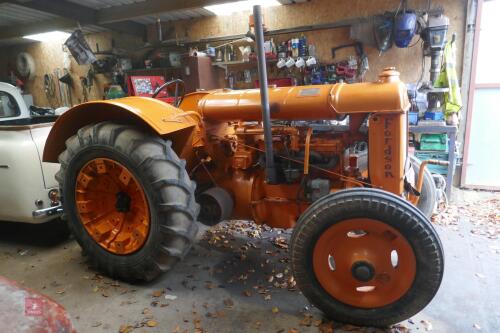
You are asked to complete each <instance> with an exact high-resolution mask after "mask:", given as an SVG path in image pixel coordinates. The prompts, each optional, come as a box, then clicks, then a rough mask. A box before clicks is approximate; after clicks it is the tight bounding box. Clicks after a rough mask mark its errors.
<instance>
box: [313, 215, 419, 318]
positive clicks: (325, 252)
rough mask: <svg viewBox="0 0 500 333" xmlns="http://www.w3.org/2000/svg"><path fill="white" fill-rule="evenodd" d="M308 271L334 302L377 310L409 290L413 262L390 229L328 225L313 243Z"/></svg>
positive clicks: (353, 222) (376, 224)
mask: <svg viewBox="0 0 500 333" xmlns="http://www.w3.org/2000/svg"><path fill="white" fill-rule="evenodd" d="M313 270H314V274H315V276H316V279H317V281H318V282H319V284H320V285H321V287H323V289H324V290H325V291H326V292H327V293H328V294H330V295H331V296H332V297H333V298H335V299H336V300H338V301H340V302H342V303H344V304H348V305H351V306H355V307H359V308H377V307H382V306H385V305H388V304H391V303H393V302H395V301H397V300H398V299H400V298H401V297H402V296H403V295H405V294H406V292H407V291H408V290H409V289H410V288H411V286H412V284H413V281H414V280H415V275H416V259H415V254H414V252H413V249H412V247H411V245H410V244H409V243H408V241H407V240H406V238H405V237H404V236H403V235H402V234H401V233H400V232H399V231H397V230H396V229H395V228H393V227H391V226H390V225H389V224H387V223H384V222H382V221H377V220H374V219H367V218H359V219H349V220H345V221H341V222H338V223H335V224H333V225H332V226H330V227H329V228H327V229H326V230H325V231H324V232H323V233H322V234H321V236H320V237H319V238H318V240H317V242H316V245H315V246H314V249H313Z"/></svg>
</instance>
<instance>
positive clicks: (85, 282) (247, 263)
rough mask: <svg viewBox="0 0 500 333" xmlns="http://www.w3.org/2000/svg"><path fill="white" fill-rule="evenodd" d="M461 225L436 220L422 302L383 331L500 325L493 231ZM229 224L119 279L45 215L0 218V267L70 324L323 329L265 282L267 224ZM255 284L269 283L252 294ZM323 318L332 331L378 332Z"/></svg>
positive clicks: (269, 250) (103, 328)
mask: <svg viewBox="0 0 500 333" xmlns="http://www.w3.org/2000/svg"><path fill="white" fill-rule="evenodd" d="M495 195H496V196H497V197H498V194H490V193H479V192H465V191H456V195H455V196H456V198H457V199H456V200H459V201H460V200H464V199H466V198H470V197H473V198H475V197H478V198H487V197H491V196H495ZM471 227H472V225H471V224H470V222H469V221H468V219H467V218H461V219H460V222H459V224H458V226H454V227H453V228H452V227H449V226H448V227H443V226H436V228H437V230H438V232H439V234H440V236H441V239H442V242H443V246H444V248H445V253H446V270H445V276H444V281H443V284H442V286H441V289H440V290H439V292H438V294H437V296H436V297H435V299H434V300H433V301H432V303H431V304H430V305H429V306H428V307H427V308H426V309H425V310H424V311H423V312H421V313H420V314H418V315H417V316H415V317H414V318H412V319H411V320H409V321H406V322H404V323H402V325H401V326H400V327H399V328H396V329H392V332H401V333H403V332H408V331H411V332H424V331H426V328H427V329H429V328H430V327H429V323H430V324H431V325H432V331H433V332H460V333H461V332H489V333H497V332H500V289H499V286H498V282H499V281H500V240H498V239H496V240H494V239H488V238H485V237H482V236H475V235H473V234H472V233H471V232H470V230H471ZM237 229H238V230H236V231H235V232H233V235H234V236H233V237H231V236H229V235H228V236H227V240H228V243H227V244H226V245H224V243H223V241H224V239H222V240H220V241H222V243H221V242H220V241H218V242H217V244H221V245H223V246H221V247H217V246H214V245H210V244H209V242H208V241H207V239H200V241H199V242H198V243H197V244H196V245H195V247H194V250H193V251H192V252H191V253H190V254H189V255H188V257H187V258H186V259H185V260H184V261H183V262H182V263H180V264H179V265H177V266H176V267H175V269H174V270H173V271H172V272H170V273H169V274H166V275H165V276H163V277H161V278H160V279H158V280H157V281H155V282H154V283H151V284H143V285H129V284H125V283H121V282H117V281H112V280H110V279H108V278H106V277H102V276H100V275H98V274H96V272H94V271H93V270H91V269H90V268H89V267H88V265H87V263H86V261H85V258H84V257H82V256H81V252H80V248H79V247H78V245H77V244H76V242H75V241H73V240H71V239H70V240H67V239H64V238H61V237H59V236H58V235H57V228H55V226H54V225H38V226H37V225H20V224H14V223H0V275H3V276H5V277H7V278H10V279H13V280H17V281H19V282H21V283H23V284H24V285H25V286H27V287H30V288H32V289H35V290H37V291H39V292H41V293H43V294H46V295H48V296H50V297H52V298H53V299H55V300H56V301H58V302H59V303H60V304H62V305H63V306H64V307H65V308H66V309H67V311H68V312H69V314H70V315H71V317H72V319H73V323H74V325H75V327H76V329H77V330H78V332H119V331H120V327H122V329H124V327H125V326H123V325H130V326H131V327H134V329H133V330H131V331H132V332H174V333H181V332H184V331H185V330H186V332H201V330H200V329H203V330H204V331H206V332H217V333H224V332H227V333H230V332H231V333H232V332H282V333H287V332H304V333H307V332H318V331H322V332H331V331H329V330H327V329H323V330H319V328H318V327H316V326H315V325H318V324H319V321H320V320H321V319H322V317H321V313H320V312H319V311H318V310H316V309H314V308H311V306H310V305H309V304H308V302H307V300H306V299H305V298H304V297H303V296H302V295H301V294H300V293H299V292H298V291H289V290H288V289H281V288H279V287H278V288H276V287H274V286H271V285H272V283H269V282H268V278H269V276H270V274H272V270H273V269H274V270H275V272H274V274H275V275H276V274H278V273H284V275H285V276H286V275H287V274H288V272H287V271H286V269H287V264H286V257H287V254H286V250H283V249H280V248H279V247H276V246H275V245H274V244H273V243H272V241H271V240H272V239H274V238H275V237H276V236H277V234H276V232H277V231H276V230H267V231H266V230H264V231H263V232H262V238H261V239H259V238H254V237H249V236H248V235H247V234H246V232H238V231H241V229H239V228H237ZM251 230H260V229H252V228H251ZM246 231H248V230H246ZM221 234H222V235H224V234H225V233H217V234H216V235H215V236H220V235H221ZM278 236H284V237H285V238H286V237H288V234H287V233H284V234H281V235H278ZM200 238H201V234H200ZM213 239H214V238H213V237H212V240H213ZM231 245H232V248H229V246H231ZM252 246H255V247H256V248H254V247H252ZM242 247H243V248H242ZM247 247H248V250H247ZM242 254H244V255H245V256H246V258H244V260H241V259H242V258H241V255H242ZM277 280H279V279H277ZM273 283H274V282H273ZM256 285H263V286H265V288H266V289H268V290H269V292H267V293H264V294H260V293H259V290H258V289H255V288H254V286H256ZM261 292H262V290H261ZM160 294H161V295H160ZM165 294H166V295H174V296H177V299H175V300H167V299H165ZM266 295H270V297H269V296H267V297H266ZM155 296H159V297H155ZM266 298H267V299H266ZM269 298H270V299H269ZM273 310H274V311H273ZM305 314H310V315H312V320H310V321H309V323H308V324H310V326H306V325H304V324H305V323H306V322H307V320H306V321H304V318H305ZM148 321H149V322H148ZM301 321H302V323H301ZM422 321H424V322H422ZM148 323H149V325H151V326H153V327H148V325H147V324H148ZM311 324H312V325H311ZM0 325H1V324H0ZM333 325H334V327H335V332H381V330H375V329H371V328H355V327H351V326H348V325H347V326H345V325H341V324H336V323H335V324H333ZM293 328H295V329H297V331H294V330H291V329H293ZM405 328H407V329H405ZM196 329H199V330H198V331H197V330H196ZM0 331H1V329H0ZM388 331H390V330H388Z"/></svg>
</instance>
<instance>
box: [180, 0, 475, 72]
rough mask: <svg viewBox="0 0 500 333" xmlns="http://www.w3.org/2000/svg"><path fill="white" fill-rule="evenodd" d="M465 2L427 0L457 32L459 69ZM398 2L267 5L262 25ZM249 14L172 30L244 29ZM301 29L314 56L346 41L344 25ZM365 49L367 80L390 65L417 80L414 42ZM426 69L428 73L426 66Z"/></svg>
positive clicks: (206, 33) (314, 0) (352, 13)
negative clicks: (380, 50) (313, 47)
mask: <svg viewBox="0 0 500 333" xmlns="http://www.w3.org/2000/svg"><path fill="white" fill-rule="evenodd" d="M466 2H467V1H466V0H434V1H432V7H433V8H436V7H443V8H444V9H445V14H446V15H447V16H448V17H450V30H449V36H451V33H453V32H456V33H457V49H458V59H457V68H458V69H459V71H460V69H461V67H462V66H461V64H462V57H463V52H462V49H463V36H464V31H465V14H466ZM398 4H399V0H376V1H373V0H335V1H334V0H311V1H309V2H306V3H300V4H294V5H287V6H280V7H272V8H266V9H264V17H265V22H266V26H267V27H268V28H269V29H271V30H274V29H283V28H290V27H296V26H302V25H310V24H318V23H329V22H335V21H340V20H345V19H349V18H356V17H362V16H370V15H374V14H381V13H384V12H385V11H394V10H395V9H396V8H397V6H398ZM408 4H409V7H410V8H415V9H424V8H426V6H427V0H413V1H412V0H409V1H408ZM248 15H249V12H246V13H239V14H233V15H231V16H211V17H204V18H200V19H192V20H184V21H178V22H176V23H175V35H176V36H177V37H178V38H186V39H188V40H198V39H202V38H207V37H215V36H224V35H234V34H244V33H246V31H247V30H248ZM305 35H306V36H307V37H308V39H309V40H310V41H312V42H314V43H315V44H316V47H317V53H318V56H319V58H320V60H321V61H322V62H325V63H328V62H332V61H333V60H332V58H331V48H332V47H334V46H338V45H341V44H345V43H348V42H350V41H351V40H350V38H349V29H348V28H342V29H335V30H323V31H313V32H308V33H306V34H305ZM290 37H291V36H290ZM290 37H288V36H280V37H275V40H276V41H277V40H284V39H286V38H290ZM417 38H418V37H417ZM416 41H417V39H415V40H414V42H416ZM365 51H366V53H367V54H368V57H369V62H370V71H369V72H368V73H367V76H366V78H367V80H375V79H376V78H377V75H378V73H379V72H380V71H381V70H382V69H383V68H384V67H387V66H395V67H396V68H397V69H398V70H399V71H400V72H401V74H402V79H403V80H405V81H407V82H413V81H417V80H418V78H419V76H420V72H421V70H420V69H421V61H422V57H421V49H420V47H419V46H415V47H413V48H409V49H398V48H396V47H393V48H392V49H390V50H389V51H388V52H387V53H385V54H383V55H382V56H379V54H378V51H377V50H375V49H373V48H366V49H365ZM349 54H352V51H351V50H349V49H348V50H346V51H341V52H339V54H338V56H337V57H336V59H339V60H341V59H342V58H345V57H346V56H348V55H349ZM425 74H426V75H427V76H428V67H427V68H426V72H425ZM460 74H461V73H459V75H460Z"/></svg>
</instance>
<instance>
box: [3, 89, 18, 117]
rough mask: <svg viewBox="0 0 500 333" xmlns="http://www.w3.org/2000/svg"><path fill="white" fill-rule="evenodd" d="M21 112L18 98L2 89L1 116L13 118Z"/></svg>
mask: <svg viewBox="0 0 500 333" xmlns="http://www.w3.org/2000/svg"><path fill="white" fill-rule="evenodd" d="M20 114H21V110H20V109H19V105H18V104H17V102H16V99H15V98H14V97H13V96H12V95H11V94H8V93H6V92H4V91H0V118H12V117H17V116H19V115H20Z"/></svg>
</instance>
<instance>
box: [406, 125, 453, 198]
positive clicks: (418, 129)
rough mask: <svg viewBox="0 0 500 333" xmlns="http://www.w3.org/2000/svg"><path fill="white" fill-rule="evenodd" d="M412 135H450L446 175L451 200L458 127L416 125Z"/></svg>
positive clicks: (412, 129)
mask: <svg viewBox="0 0 500 333" xmlns="http://www.w3.org/2000/svg"><path fill="white" fill-rule="evenodd" d="M409 131H410V133H419V134H422V133H427V134H443V133H445V134H447V135H448V162H449V163H450V164H449V165H448V172H447V174H446V195H447V196H448V198H450V195H451V189H452V187H453V175H454V173H455V147H456V136H457V127H456V126H448V125H420V126H419V125H416V126H410V129H409Z"/></svg>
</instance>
